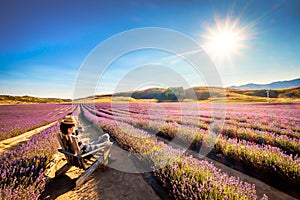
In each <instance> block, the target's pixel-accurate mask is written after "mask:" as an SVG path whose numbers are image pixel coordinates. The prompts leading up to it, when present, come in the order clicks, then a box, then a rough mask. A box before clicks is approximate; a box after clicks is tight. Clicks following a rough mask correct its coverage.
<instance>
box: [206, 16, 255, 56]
mask: <svg viewBox="0 0 300 200" xmlns="http://www.w3.org/2000/svg"><path fill="white" fill-rule="evenodd" d="M239 22H240V21H239V19H236V20H231V19H230V17H226V18H225V19H223V20H222V19H219V18H215V25H214V26H213V27H212V26H206V27H205V29H206V34H204V35H202V37H203V38H204V39H205V43H204V45H203V48H204V49H205V50H206V52H207V53H208V54H209V56H210V57H211V58H212V59H214V60H216V59H217V60H224V59H228V60H231V58H232V56H234V55H237V54H239V53H240V52H241V50H242V49H244V48H246V47H247V45H246V41H247V40H248V39H250V36H251V31H250V27H249V26H241V25H240V23H239Z"/></svg>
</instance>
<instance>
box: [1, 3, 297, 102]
mask: <svg viewBox="0 0 300 200" xmlns="http://www.w3.org/2000/svg"><path fill="white" fill-rule="evenodd" d="M299 9H300V2H299V1H298V0H272V1H269V0H265V1H259V0H257V1H255V0H253V1H237V0H236V1H212V0H210V1H192V0H190V1H183V0H182V1H158V0H157V1H143V0H136V1H83V0H80V1H79V0H72V1H71V0H65V1H58V0H51V1H50V0H43V1H40V0H35V1H33V0H26V1H16V0H12V1H10V0H0V26H1V29H0V30H1V31H0V86H1V87H0V94H9V95H32V96H39V97H61V98H73V91H74V85H75V82H76V79H77V77H78V73H79V72H80V69H81V68H82V66H83V64H84V62H85V61H86V59H87V56H88V55H89V54H90V53H91V52H92V50H93V49H95V48H96V47H97V46H98V45H99V44H100V45H101V43H103V42H104V41H107V40H109V38H111V37H112V36H114V35H116V34H119V33H121V32H123V31H128V30H131V29H135V28H143V27H159V28H166V29H170V30H174V31H177V32H178V33H181V34H184V35H186V36H188V37H190V38H191V39H192V40H194V41H195V42H197V43H198V44H199V46H201V47H203V49H204V50H205V51H206V53H207V54H208V56H209V58H210V60H211V61H212V63H213V64H214V66H215V67H216V70H217V71H218V73H219V76H220V78H221V81H222V83H223V85H224V86H225V87H227V86H231V85H241V84H246V83H269V82H273V81H280V80H289V79H294V78H299V77H300V56H299V55H300V45H299V44H300V10H299ZM226 19H227V22H228V24H227V25H228V27H229V28H230V27H231V28H232V29H230V30H232V31H231V33H232V32H233V36H232V37H231V36H228V34H227V36H228V37H227V36H226V38H225V40H226V41H227V42H226V41H223V40H224V39H219V38H220V37H219V36H220V35H222V34H223V33H224V32H226V31H224V30H223V29H224V26H225V25H224V23H225V21H226ZM218 25H219V28H220V27H221V28H220V29H221V30H219V31H218V29H217V27H218ZM222 27H223V29H222ZM223 35H224V34H223ZM229 40H230V41H231V40H232V41H233V42H235V43H234V44H233V43H230V44H229V43H228V41H229ZM133 42H134V41H133ZM176 42H177V41H174V43H175V44H176ZM211 42H214V43H213V44H214V46H213V48H212V47H211V46H209V44H212V43H211ZM120 45H122V44H120ZM178 45H180V44H178ZM220 46H221V47H222V48H223V47H224V49H223V50H222V51H221V52H220V51H219V50H218V51H217V50H216V48H219V47H220ZM206 47H207V49H206ZM208 47H210V48H208ZM153 63H156V64H159V65H161V66H168V67H170V69H172V70H170V74H169V75H168V73H169V72H168V70H165V68H164V67H162V68H161V69H162V70H163V72H162V73H159V70H158V68H157V67H155V66H154V67H153ZM151 67H153V68H151ZM149 69H155V70H149ZM143 70H144V71H143ZM164 70H165V71H164ZM173 72H174V73H173ZM172 73H173V74H172ZM178 74H179V75H180V76H181V78H182V80H183V81H179V82H172V80H174V78H173V77H174V76H177V75H178ZM173 75H174V76H173ZM97 76H99V80H98V83H97V88H96V89H95V93H112V92H115V91H119V90H128V89H129V90H130V89H142V88H146V87H151V86H158V87H163V86H165V87H169V86H173V85H174V86H178V85H180V84H181V83H182V85H183V86H184V87H189V86H196V85H205V83H206V82H205V77H201V74H197V73H195V71H193V68H192V67H191V66H189V64H188V63H187V62H185V61H184V60H182V59H181V60H180V59H178V57H176V55H172V54H171V53H170V52H164V51H159V50H147V49H144V50H140V51H134V52H130V53H127V54H126V55H123V56H121V57H120V58H116V60H114V61H113V62H112V63H111V64H110V65H109V66H107V68H106V71H105V73H104V74H102V75H101V74H99V75H97ZM143 76H153V77H156V79H154V81H152V82H151V81H150V82H149V81H148V82H145V83H143V82H141V80H142V79H143ZM172 78H173V79H172ZM163 79H168V80H170V81H169V82H168V81H167V82H163V81H162V82H161V83H160V82H159V80H163ZM135 80H136V82H135ZM120 83H122V85H121V86H120ZM126 85H128V86H126Z"/></svg>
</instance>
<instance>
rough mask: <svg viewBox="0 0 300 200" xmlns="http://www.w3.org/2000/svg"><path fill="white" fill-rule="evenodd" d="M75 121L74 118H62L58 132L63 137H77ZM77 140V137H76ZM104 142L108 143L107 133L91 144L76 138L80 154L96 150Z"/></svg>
mask: <svg viewBox="0 0 300 200" xmlns="http://www.w3.org/2000/svg"><path fill="white" fill-rule="evenodd" d="M76 123H77V122H76V119H75V117H74V116H70V115H68V116H66V117H64V118H63V120H62V121H61V123H60V131H61V132H62V134H64V135H68V136H71V137H77V134H76V129H75V125H76ZM77 138H78V137H77ZM106 142H110V138H109V135H108V134H107V133H105V134H103V135H101V136H99V138H98V140H96V141H93V142H91V143H90V144H86V143H84V142H83V141H82V140H80V139H79V138H78V146H79V148H80V149H81V151H82V153H87V152H90V151H93V150H95V149H98V148H100V147H102V146H104V145H105V143H106Z"/></svg>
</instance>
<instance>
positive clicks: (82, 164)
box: [55, 133, 113, 187]
mask: <svg viewBox="0 0 300 200" xmlns="http://www.w3.org/2000/svg"><path fill="white" fill-rule="evenodd" d="M57 138H58V141H59V143H60V146H61V148H59V149H58V151H59V152H60V153H63V154H64V155H65V157H66V159H67V163H66V164H65V165H64V166H63V167H61V168H60V169H59V170H57V171H56V172H55V177H58V176H61V175H63V174H65V173H66V172H67V171H68V170H69V169H70V168H71V167H72V166H76V167H78V168H80V169H84V170H85V171H84V172H83V173H82V174H81V175H80V176H79V177H78V178H77V180H76V187H77V186H80V185H81V184H83V183H84V182H85V181H86V180H87V179H88V177H89V176H90V175H91V174H92V173H93V172H94V171H95V170H96V169H97V168H98V167H99V166H101V165H102V166H105V165H107V164H108V157H109V154H110V148H111V146H112V144H113V143H112V142H105V143H103V146H102V147H100V148H98V149H95V150H93V151H90V152H88V153H84V154H82V153H80V152H81V151H80V148H79V146H78V138H77V137H72V136H67V135H64V134H61V133H58V134H57Z"/></svg>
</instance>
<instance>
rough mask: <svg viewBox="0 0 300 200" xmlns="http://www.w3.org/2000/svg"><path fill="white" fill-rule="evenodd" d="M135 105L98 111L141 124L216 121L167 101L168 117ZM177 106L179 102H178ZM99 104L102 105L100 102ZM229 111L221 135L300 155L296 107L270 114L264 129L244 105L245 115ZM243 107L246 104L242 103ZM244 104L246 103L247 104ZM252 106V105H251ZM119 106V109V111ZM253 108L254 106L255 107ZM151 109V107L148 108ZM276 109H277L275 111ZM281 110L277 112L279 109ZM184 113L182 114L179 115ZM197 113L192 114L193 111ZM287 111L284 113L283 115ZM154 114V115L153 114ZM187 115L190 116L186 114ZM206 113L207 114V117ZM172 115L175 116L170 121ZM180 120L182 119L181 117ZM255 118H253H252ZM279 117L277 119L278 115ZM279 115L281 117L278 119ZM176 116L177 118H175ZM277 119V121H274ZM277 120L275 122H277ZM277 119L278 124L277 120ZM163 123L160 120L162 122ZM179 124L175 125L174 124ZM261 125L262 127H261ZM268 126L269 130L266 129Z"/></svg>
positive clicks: (198, 124)
mask: <svg viewBox="0 0 300 200" xmlns="http://www.w3.org/2000/svg"><path fill="white" fill-rule="evenodd" d="M134 105H135V106H131V108H130V109H131V110H129V111H127V112H126V111H124V105H123V108H122V107H121V106H122V105H119V106H118V108H117V109H114V110H113V111H111V109H110V108H109V107H108V106H107V105H104V108H103V105H101V106H100V107H99V108H98V110H99V111H101V112H105V113H106V114H109V115H113V117H115V118H119V119H120V117H121V118H124V119H128V118H129V119H130V118H131V119H132V120H135V121H136V124H139V123H142V124H143V123H146V124H147V123H148V121H149V120H150V121H152V120H153V118H154V119H155V120H158V121H165V122H175V123H178V124H185V125H188V126H196V127H199V128H201V129H205V130H208V129H209V127H210V124H211V123H212V122H213V118H212V117H211V116H209V115H203V113H202V114H201V116H202V117H198V116H197V114H198V115H199V114H200V113H197V112H195V111H193V112H190V111H188V112H187V111H186V110H182V111H180V110H178V108H176V107H175V106H176V104H175V106H174V105H173V107H171V106H170V105H168V104H167V106H166V109H168V110H166V112H168V113H169V114H168V115H167V116H165V115H160V113H159V112H155V113H154V114H152V116H151V118H152V119H149V111H148V114H147V112H145V110H147V107H149V105H148V106H147V104H144V105H142V106H145V108H146V109H145V108H144V109H141V107H142V106H141V105H138V104H134ZM177 105H178V104H177ZM98 106H99V105H98ZM202 106H203V107H204V110H205V112H207V107H208V106H207V105H205V104H204V105H202ZM230 106H233V107H234V106H235V107H234V108H235V110H233V109H232V108H230ZM230 106H229V108H227V110H230V109H231V110H233V111H228V113H227V117H226V120H225V124H224V126H223V127H222V129H220V128H219V130H214V131H215V132H218V133H220V134H222V135H225V136H227V137H230V138H237V139H239V140H246V141H250V142H253V143H256V144H268V145H271V146H275V147H279V148H280V149H282V150H283V151H285V152H286V153H287V154H293V155H297V154H298V155H299V154H300V133H299V132H298V131H296V130H295V131H293V130H292V129H293V128H294V129H296V128H295V127H297V126H299V124H300V119H299V118H297V116H298V115H297V113H298V112H297V110H294V109H293V113H292V111H289V112H285V110H282V111H281V112H282V115H281V116H280V117H279V116H277V115H274V116H272V117H271V119H272V122H270V124H268V128H263V127H262V126H260V125H258V117H257V116H253V115H252V114H251V113H250V112H249V116H247V115H246V114H245V108H244V110H241V112H242V114H243V117H241V116H240V114H239V113H237V111H236V109H237V108H236V105H230ZM241 107H243V106H241ZM244 107H245V106H244ZM250 108H251V106H250ZM263 108H264V110H266V108H265V107H263ZM118 109H119V110H118ZM252 109H253V108H252ZM269 109H270V112H269V115H272V113H273V114H278V113H276V112H274V111H273V110H272V109H274V107H271V108H269ZM148 110H149V108H148ZM138 111H141V113H138ZM276 111H277V110H276ZM277 112H278V111H277ZM180 113H181V114H180ZM191 113H193V114H194V116H192V114H191ZM283 113H284V114H283ZM286 113H289V114H288V115H287V116H286V115H285V114H286ZM292 114H294V117H293V118H292V117H291V116H292ZM153 115H154V116H153ZM234 115H236V116H237V117H236V118H234V117H228V116H234ZM187 116H188V117H187ZM204 116H205V117H204ZM259 116H261V118H262V119H261V120H260V121H264V122H263V123H266V122H265V120H263V118H264V117H262V112H261V111H260V115H259ZM170 117H171V118H172V119H173V120H171V119H170ZM180 117H181V119H180V120H179V119H178V118H180ZM251 117H252V120H250V119H249V118H251ZM276 117H277V118H276ZM245 118H248V121H247V122H246V120H245ZM278 118H280V120H279V119H278ZM140 119H143V120H144V121H143V122H142V121H141V120H140ZM175 119H176V120H175ZM273 119H274V120H273ZM278 121H282V123H283V124H280V126H281V129H280V130H281V131H279V130H278V129H275V128H274V127H275V126H277V127H278V124H279V122H278ZM275 122H276V123H275ZM277 122H278V123H277ZM160 123H161V122H160ZM175 126H176V124H175ZM258 127H259V128H258ZM267 129H268V130H269V131H267ZM270 129H273V131H270Z"/></svg>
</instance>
